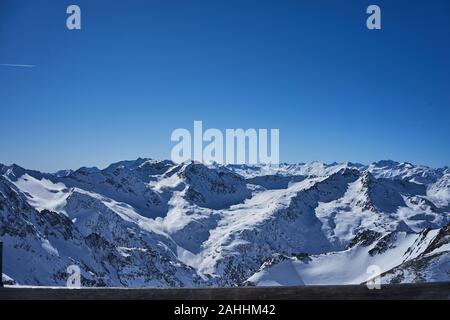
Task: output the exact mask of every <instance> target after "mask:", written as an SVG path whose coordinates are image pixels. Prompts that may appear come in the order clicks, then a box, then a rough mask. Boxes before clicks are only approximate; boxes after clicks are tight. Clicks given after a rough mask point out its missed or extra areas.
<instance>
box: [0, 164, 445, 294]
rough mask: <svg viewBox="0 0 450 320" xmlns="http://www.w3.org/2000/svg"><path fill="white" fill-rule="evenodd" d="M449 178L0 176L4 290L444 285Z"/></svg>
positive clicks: (162, 168)
mask: <svg viewBox="0 0 450 320" xmlns="http://www.w3.org/2000/svg"><path fill="white" fill-rule="evenodd" d="M449 202H450V172H449V170H448V169H446V168H443V169H432V168H428V167H424V166H415V165H412V164H409V163H397V162H393V161H380V162H377V163H373V164H371V165H368V166H365V165H361V164H356V163H342V164H338V163H333V164H323V163H319V162H313V163H308V164H294V165H289V164H282V165H280V166H265V165H261V166H247V165H233V166H226V167H222V166H219V165H216V164H213V165H204V164H201V163H193V162H192V163H185V164H180V165H176V164H174V163H172V162H171V161H158V160H152V159H142V158H139V159H136V160H131V161H121V162H117V163H113V164H111V165H110V166H108V167H107V168H105V169H98V168H95V167H94V168H80V169H78V170H75V171H72V170H63V171H58V172H57V173H55V174H47V173H41V172H38V171H33V170H27V169H24V168H21V167H19V166H17V165H12V166H4V165H0V239H1V241H3V242H4V243H5V249H4V250H5V259H4V261H5V268H4V272H5V279H6V277H8V279H9V280H8V281H15V282H16V283H18V284H26V285H43V284H46V285H65V282H66V279H67V276H68V274H67V267H68V266H70V265H77V266H79V267H80V269H81V272H82V283H83V285H85V286H129V287H141V286H155V287H182V286H192V287H196V286H236V285H292V284H297V285H302V284H337V283H338V284H348V283H362V282H364V281H366V280H367V278H368V274H367V267H368V266H370V265H376V266H378V267H379V268H380V270H381V272H383V273H384V274H383V281H384V282H415V281H442V280H450V275H449V270H450V261H449V256H450V254H449V244H448V241H449V240H448V238H449V235H448V224H449V222H450V205H449Z"/></svg>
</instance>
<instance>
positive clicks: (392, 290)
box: [0, 283, 450, 300]
mask: <svg viewBox="0 0 450 320" xmlns="http://www.w3.org/2000/svg"><path fill="white" fill-rule="evenodd" d="M328 299H333V300H334V299H337V300H354V299H361V300H387V299H389V300H421V299H426V300H430V299H433V300H450V283H421V284H390V285H382V287H381V289H379V290H376V289H375V290H369V289H368V288H367V287H366V286H364V285H349V286H304V287H241V288H202V289H126V288H81V289H68V288H48V287H39V288H38V287H33V288H31V287H28V288H27V287H22V288H20V287H5V288H0V300H328Z"/></svg>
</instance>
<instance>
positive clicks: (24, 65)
mask: <svg viewBox="0 0 450 320" xmlns="http://www.w3.org/2000/svg"><path fill="white" fill-rule="evenodd" d="M0 66H1V67H17V68H34V67H36V66H35V65H34V64H13V63H0Z"/></svg>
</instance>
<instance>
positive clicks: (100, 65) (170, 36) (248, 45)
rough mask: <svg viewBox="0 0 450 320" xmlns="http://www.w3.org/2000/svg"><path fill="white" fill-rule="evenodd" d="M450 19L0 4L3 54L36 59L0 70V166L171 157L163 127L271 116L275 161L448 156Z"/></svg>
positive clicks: (447, 9) (349, 7)
mask: <svg viewBox="0 0 450 320" xmlns="http://www.w3.org/2000/svg"><path fill="white" fill-rule="evenodd" d="M69 4H78V5H79V6H80V7H81V10H82V30H81V31H69V30H67V29H66V26H65V23H66V17H67V15H66V8H67V6H68V5H69ZM370 4H377V5H379V6H380V7H381V10H382V30H380V31H369V30H368V29H367V28H366V19H367V16H368V15H367V14H366V13H365V11H366V8H367V6H368V5H370ZM449 16H450V2H449V1H448V0H431V1H403V0H396V1H379V0H375V1H361V0H359V1H358V0H352V1H338V0H333V1H323V0H320V1H300V0H296V1H286V0H282V1H275V0H272V1H266V0H258V1H257V0H251V1H249V0H239V1H238V0H230V1H225V0H223V1H217V0H209V1H206V0H205V1H197V0H187V1H186V0H177V1H175V0H158V1H155V0H150V1H149V0H145V1H137V0H130V1H125V0H108V1H106V0H96V1H92V0H90V1H86V0H72V1H63V0H53V1H50V0H40V1H37V0H36V1H32V0H29V1H25V0H2V1H1V2H0V64H26V65H35V66H36V67H32V68H30V67H11V66H0V114H1V125H0V137H1V140H0V163H6V164H11V163H18V164H20V165H22V166H25V167H28V168H35V169H40V170H46V171H52V170H56V169H63V168H77V167H80V166H84V165H87V166H94V165H96V166H99V167H102V166H105V165H107V164H108V163H110V162H113V161H117V160H123V159H133V158H137V157H138V156H147V157H153V158H169V156H170V150H171V148H172V146H173V144H172V143H171V141H170V134H171V132H172V130H174V129H176V128H188V129H192V127H193V121H194V120H202V121H203V125H204V127H206V128H212V127H213V128H219V129H226V128H279V129H280V156H281V161H285V162H306V161H313V160H319V161H324V162H333V161H337V162H341V161H354V162H362V163H369V162H372V161H377V160H380V159H394V160H397V161H409V162H413V163H418V164H426V165H430V166H434V167H437V166H444V165H449V164H450V148H449V137H450V125H449V119H450V111H449V110H450V59H449V57H450V18H449Z"/></svg>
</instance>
